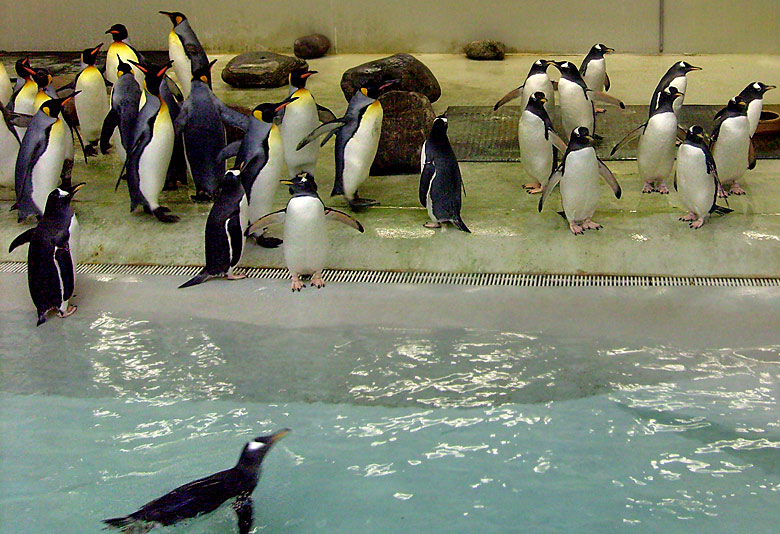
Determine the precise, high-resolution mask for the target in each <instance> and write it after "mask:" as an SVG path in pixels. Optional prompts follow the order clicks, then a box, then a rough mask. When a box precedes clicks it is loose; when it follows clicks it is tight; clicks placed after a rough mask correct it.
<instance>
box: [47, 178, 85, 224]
mask: <svg viewBox="0 0 780 534" xmlns="http://www.w3.org/2000/svg"><path fill="white" fill-rule="evenodd" d="M84 185H85V184H84V182H82V183H80V184H76V185H74V186H73V187H70V188H66V187H58V188H56V189H55V190H53V191H52V192H51V193H49V196H48V198H47V199H46V207H45V209H44V212H43V215H44V217H45V216H47V215H48V216H51V215H53V214H55V213H57V212H60V211H63V210H64V209H66V208H68V206H70V201H71V200H73V195H75V194H76V192H77V191H78V190H79V189H81V188H82V187H84Z"/></svg>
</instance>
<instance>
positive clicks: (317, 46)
mask: <svg viewBox="0 0 780 534" xmlns="http://www.w3.org/2000/svg"><path fill="white" fill-rule="evenodd" d="M329 49H330V41H329V40H328V38H327V37H325V36H324V35H322V34H321V33H313V34H311V35H306V36H304V37H299V38H298V39H296V40H295V44H294V45H293V52H294V53H295V56H296V57H299V58H302V59H316V58H318V57H322V56H324V55H325V54H327V53H328V50H329Z"/></svg>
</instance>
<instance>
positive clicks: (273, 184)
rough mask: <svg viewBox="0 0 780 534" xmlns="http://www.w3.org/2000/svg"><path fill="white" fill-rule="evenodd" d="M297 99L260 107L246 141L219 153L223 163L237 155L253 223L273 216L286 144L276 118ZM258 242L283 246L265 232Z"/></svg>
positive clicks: (252, 121) (236, 166)
mask: <svg viewBox="0 0 780 534" xmlns="http://www.w3.org/2000/svg"><path fill="white" fill-rule="evenodd" d="M297 99H298V97H297V96H291V97H288V98H287V99H285V100H283V101H282V102H278V103H276V104H260V105H259V106H257V107H256V108H255V109H254V110H253V111H252V118H251V119H250V120H249V127H248V129H247V131H246V135H244V139H243V140H242V141H240V142H236V143H231V145H230V146H229V147H227V148H225V150H223V151H222V152H221V153H220V154H219V157H218V159H219V160H220V161H224V160H225V159H226V158H228V157H231V156H233V155H235V156H236V160H235V163H234V167H235V168H240V169H241V183H242V184H243V186H244V190H245V191H246V195H247V199H248V201H249V220H251V221H256V220H258V219H260V218H261V217H263V216H264V215H268V214H269V213H271V206H272V205H273V201H274V196H275V194H276V189H277V187H278V186H279V180H280V178H281V177H282V169H283V167H284V141H283V140H282V136H281V133H280V131H279V130H280V128H279V127H278V126H277V125H276V124H275V123H274V119H275V118H276V117H278V115H279V114H280V113H281V112H282V111H284V110H285V109H286V107H288V106H289V105H290V104H292V103H294V102H296V101H297ZM255 241H256V242H257V244H258V245H260V246H261V247H265V248H276V247H278V246H279V245H281V244H282V241H281V240H280V239H277V238H274V237H268V236H266V235H265V230H263V232H262V233H260V234H259V235H257V236H256V237H255Z"/></svg>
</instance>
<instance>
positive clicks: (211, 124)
mask: <svg viewBox="0 0 780 534" xmlns="http://www.w3.org/2000/svg"><path fill="white" fill-rule="evenodd" d="M214 63H216V60H214V61H212V62H211V63H210V64H207V65H206V66H205V67H203V68H201V69H195V70H193V73H192V80H191V82H190V93H189V96H188V97H187V99H186V100H185V101H184V104H182V106H181V110H180V111H179V116H178V118H177V119H176V123H175V124H174V126H175V128H176V132H177V133H182V135H183V136H184V149H185V152H186V154H187V162H188V163H189V167H190V172H191V173H192V181H193V182H195V188H196V194H195V196H193V197H192V199H193V200H197V201H209V200H211V196H212V195H213V194H214V191H215V189H216V188H217V182H218V181H219V180H220V178H222V176H223V175H224V174H225V164H224V162H223V161H218V160H217V156H218V155H219V153H220V151H221V150H222V149H223V148H225V139H226V138H225V126H224V124H223V122H227V123H229V124H232V125H234V126H236V127H237V128H240V129H241V130H243V131H246V129H247V123H248V118H247V117H246V116H244V115H242V114H241V113H239V112H237V111H233V110H232V109H230V108H228V107H227V106H226V105H225V104H223V103H222V101H220V100H219V98H217V97H216V96H215V95H214V93H213V92H211V89H210V88H209V80H210V77H211V74H210V72H211V66H212V65H214Z"/></svg>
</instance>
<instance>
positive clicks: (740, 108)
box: [726, 96, 747, 115]
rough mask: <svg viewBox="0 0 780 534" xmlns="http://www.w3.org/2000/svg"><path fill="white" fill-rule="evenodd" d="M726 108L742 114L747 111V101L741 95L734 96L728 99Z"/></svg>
mask: <svg viewBox="0 0 780 534" xmlns="http://www.w3.org/2000/svg"><path fill="white" fill-rule="evenodd" d="M726 109H728V110H729V111H734V112H736V113H739V114H743V115H744V114H746V113H747V102H746V101H745V99H744V98H742V97H741V96H735V97H734V98H732V99H731V100H729V103H728V104H727V105H726Z"/></svg>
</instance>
